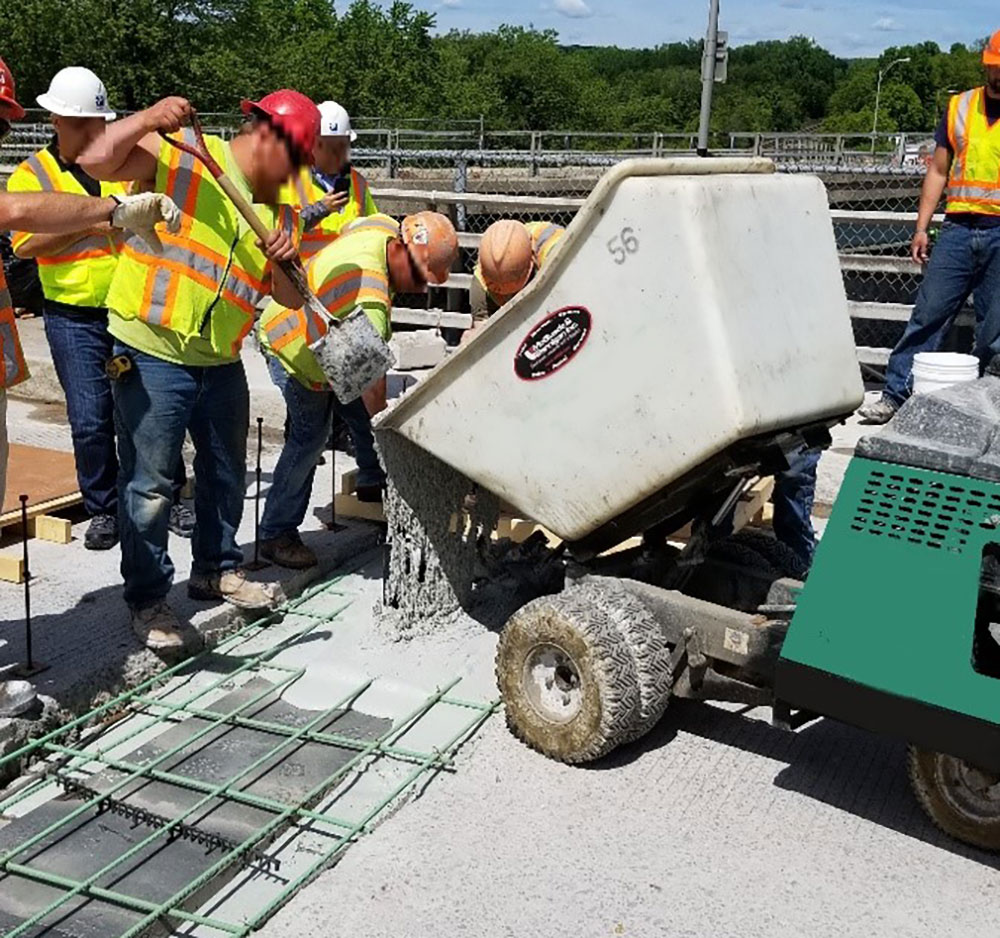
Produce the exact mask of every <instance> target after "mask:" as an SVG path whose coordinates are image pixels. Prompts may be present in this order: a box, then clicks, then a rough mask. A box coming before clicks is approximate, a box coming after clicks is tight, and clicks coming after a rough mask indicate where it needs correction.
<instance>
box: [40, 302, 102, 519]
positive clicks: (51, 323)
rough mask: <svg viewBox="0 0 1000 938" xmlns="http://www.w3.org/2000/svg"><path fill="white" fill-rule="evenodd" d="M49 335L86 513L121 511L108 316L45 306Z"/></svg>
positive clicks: (97, 513) (46, 327) (46, 330)
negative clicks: (106, 369) (108, 367)
mask: <svg viewBox="0 0 1000 938" xmlns="http://www.w3.org/2000/svg"><path fill="white" fill-rule="evenodd" d="M44 324H45V337H46V338H47V339H48V341H49V349H50V350H51V352H52V362H53V364H54V365H55V368H56V375H57V376H58V378H59V384H60V385H62V389H63V393H64V394H65V395H66V413H67V416H68V417H69V425H70V429H71V431H72V434H73V455H74V457H75V458H76V478H77V482H78V483H79V485H80V492H81V494H82V495H83V505H84V507H85V508H86V509H87V514H89V515H90V516H91V517H93V516H94V515H114V514H117V513H118V457H117V455H116V454H115V406H114V401H113V400H112V398H111V382H110V380H109V379H108V376H107V374H106V373H105V370H104V366H105V364H106V363H107V361H108V359H109V358H110V357H111V348H112V346H113V344H114V339H112V337H111V333H110V332H108V317H107V315H106V314H105V316H104V317H103V318H99V317H96V316H87V315H83V314H81V315H78V316H77V315H73V314H69V313H64V312H63V311H62V310H60V311H58V312H55V311H52V310H50V309H49V307H48V305H46V307H45V318H44Z"/></svg>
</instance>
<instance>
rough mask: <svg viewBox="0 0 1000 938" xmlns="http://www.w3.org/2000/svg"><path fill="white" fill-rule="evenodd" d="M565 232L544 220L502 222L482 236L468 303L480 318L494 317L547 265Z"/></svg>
mask: <svg viewBox="0 0 1000 938" xmlns="http://www.w3.org/2000/svg"><path fill="white" fill-rule="evenodd" d="M565 231H566V229H565V228H562V227H561V226H559V225H553V224H551V223H550V222H544V221H529V222H526V223H523V222H519V221H513V220H512V219H502V220H501V221H497V222H494V223H493V224H492V225H490V227H489V228H487V229H486V231H485V232H484V233H483V238H482V241H480V243H479V261H478V263H477V264H476V269H475V273H474V276H473V280H472V289H471V291H470V296H469V302H470V305H471V307H472V313H473V315H474V316H476V317H477V318H483V317H485V316H487V315H490V316H491V315H493V313H495V312H496V311H497V310H498V309H499V308H500V307H501V306H503V305H504V304H505V303H506V302H507V301H508V300H510V299H511V298H512V297H513V296H514V295H515V294H517V293H520V292H521V290H523V289H524V288H525V287H526V286H527V285H528V282H529V281H530V280H531V278H532V277H534V276H535V274H536V273H538V271H540V270H541V269H542V267H544V266H545V264H546V263H547V262H548V260H549V257H550V256H551V254H552V249H553V248H554V247H555V246H556V245H557V244H558V243H559V241H560V240H561V239H562V236H563V234H564V233H565Z"/></svg>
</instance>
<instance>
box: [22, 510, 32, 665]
mask: <svg viewBox="0 0 1000 938" xmlns="http://www.w3.org/2000/svg"><path fill="white" fill-rule="evenodd" d="M21 540H22V542H23V546H24V645H25V650H26V653H27V658H28V660H27V662H26V663H25V664H26V668H27V670H28V671H29V672H31V671H33V670H34V669H35V662H34V660H33V657H32V653H31V568H30V567H29V566H28V496H27V495H22V496H21Z"/></svg>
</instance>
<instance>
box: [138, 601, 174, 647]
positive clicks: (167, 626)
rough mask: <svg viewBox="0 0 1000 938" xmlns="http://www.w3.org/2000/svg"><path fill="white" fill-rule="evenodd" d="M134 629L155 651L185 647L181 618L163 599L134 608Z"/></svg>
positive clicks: (144, 643) (140, 638) (144, 642)
mask: <svg viewBox="0 0 1000 938" xmlns="http://www.w3.org/2000/svg"><path fill="white" fill-rule="evenodd" d="M132 631H133V632H135V635H136V638H138V639H139V641H140V642H142V643H143V645H145V646H146V647H147V648H149V649H151V650H153V651H179V650H180V649H182V648H183V647H184V635H183V633H182V632H181V623H180V619H178V618H177V614H176V613H175V612H174V610H173V609H171V608H170V606H168V605H167V604H166V603H165V602H164V601H163V600H160V602H158V603H153V605H152V606H145V607H143V608H142V609H133V610H132Z"/></svg>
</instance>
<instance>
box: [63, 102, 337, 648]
mask: <svg viewBox="0 0 1000 938" xmlns="http://www.w3.org/2000/svg"><path fill="white" fill-rule="evenodd" d="M242 110H243V113H244V115H246V117H247V125H246V128H245V130H244V132H243V133H241V134H240V135H239V136H237V137H236V138H235V139H234V140H232V141H231V142H225V141H223V140H222V139H221V138H219V137H214V136H206V137H205V142H206V146H207V148H208V150H209V152H210V153H211V155H212V156H213V157H214V159H215V160H216V162H217V163H218V164H219V165H220V167H222V169H223V171H224V172H225V174H226V175H227V177H228V178H229V180H230V181H231V182H232V183H233V184H234V185H235V186H236V187H237V189H239V190H240V191H241V192H242V193H243V195H244V197H245V198H246V200H247V201H248V202H251V203H255V204H254V208H255V210H256V211H257V213H258V215H259V216H260V218H261V219H262V221H263V222H264V223H265V225H267V227H268V228H269V229H270V233H269V235H268V237H267V239H266V240H264V241H258V240H257V239H256V236H255V235H254V234H253V231H252V229H251V228H250V227H249V225H247V223H246V221H245V220H244V219H243V218H242V216H240V215H239V214H238V212H237V210H236V208H235V207H234V206H233V204H232V203H231V201H230V200H229V198H228V197H227V196H226V194H225V192H224V191H223V189H222V188H221V186H220V185H219V184H218V182H217V181H216V179H215V178H214V176H213V175H212V174H211V173H210V172H209V171H208V170H207V169H206V168H205V167H204V165H203V164H202V163H201V162H200V161H199V160H197V159H195V158H194V157H193V156H190V155H188V154H186V153H181V152H180V151H179V150H178V149H177V148H175V147H173V146H171V145H170V144H169V143H168V142H166V141H165V140H163V139H161V137H160V136H159V135H158V133H159V132H163V133H166V134H171V133H176V132H177V131H179V130H181V128H182V126H183V125H184V123H185V121H187V119H188V117H189V115H190V114H191V105H190V104H189V103H188V102H187V101H186V100H185V99H184V98H178V97H171V98H164V99H163V100H161V101H158V102H157V103H156V104H154V105H153V106H152V107H149V108H147V109H146V110H144V111H140V112H138V113H137V114H133V115H131V116H130V117H127V118H125V119H124V120H121V121H117V122H116V123H114V124H111V125H109V126H108V129H107V132H106V134H105V137H104V140H103V142H99V145H96V146H95V147H93V148H92V149H91V150H88V151H87V152H85V153H84V154H83V156H82V157H81V159H80V162H81V164H82V165H83V166H84V168H85V169H86V170H87V171H88V172H89V173H91V174H92V175H93V176H95V177H96V178H99V179H105V180H113V179H117V180H133V181H135V182H137V183H138V184H139V185H140V188H142V189H151V190H154V191H157V192H164V193H166V194H167V195H170V196H171V197H173V198H174V200H175V201H176V202H177V203H178V205H180V206H181V208H182V210H183V212H184V219H183V222H182V224H181V230H180V232H179V234H178V235H176V236H169V235H165V236H164V238H163V240H164V255H163V256H162V257H160V256H157V255H153V254H151V253H149V252H148V251H146V250H145V249H144V248H143V246H142V245H141V244H140V243H138V242H137V241H136V240H135V239H130V240H128V241H126V242H125V243H124V245H123V246H122V256H121V258H120V260H119V265H118V269H117V270H116V271H115V276H114V279H113V281H112V283H111V289H110V291H109V293H108V300H107V302H108V307H109V309H110V317H109V329H110V331H111V334H112V335H113V336H114V337H115V340H116V343H115V348H114V353H115V358H114V360H113V364H114V365H115V367H114V373H115V375H116V380H115V381H114V382H113V385H112V389H113V394H114V399H115V414H116V417H117V420H118V425H119V438H118V457H119V463H120V467H121V470H120V471H121V476H120V498H121V511H120V520H121V525H122V575H123V577H124V580H125V601H126V602H127V603H128V605H129V607H130V610H131V616H132V627H133V630H134V631H135V632H136V634H137V635H138V636H139V637H140V638H141V639H142V640H143V641H145V642H146V644H147V645H149V646H150V647H154V648H159V649H179V648H180V647H182V646H183V635H182V632H181V624H180V622H179V620H178V618H177V616H176V614H175V613H174V611H173V610H172V609H171V607H170V606H169V605H168V603H167V602H166V596H167V593H168V592H169V590H170V586H171V583H172V581H173V574H174V567H173V563H172V562H171V560H170V556H169V554H168V553H167V521H168V516H169V510H170V500H171V499H170V495H171V477H172V473H173V469H174V467H175V465H176V461H177V459H178V458H179V456H180V452H181V446H182V444H183V441H184V436H185V432H186V431H187V432H190V435H191V439H192V441H193V442H194V446H195V450H196V455H195V462H194V470H195V475H196V477H197V480H198V484H197V485H196V487H195V516H196V518H197V524H196V527H195V532H194V537H193V538H192V542H191V543H192V553H193V556H194V563H193V567H192V572H191V578H190V580H189V581H188V596H190V597H191V598H194V599H205V600H210V599H224V600H226V601H228V602H230V603H232V604H234V605H236V606H239V607H242V608H252V609H257V608H265V607H268V606H271V605H273V604H274V603H275V601H276V600H277V599H278V596H277V595H276V593H275V591H274V589H273V588H272V587H269V586H268V585H266V584H261V583H254V582H251V581H248V580H247V579H246V577H245V575H244V574H243V571H242V570H241V569H240V565H241V564H242V562H243V554H242V551H241V550H240V547H239V544H238V542H237V532H238V530H239V526H240V521H241V520H242V516H243V498H244V485H245V475H246V440H247V426H248V423H249V394H248V389H247V381H246V375H245V373H244V370H243V364H242V361H241V360H240V348H241V346H242V344H243V339H244V337H245V336H246V335H247V333H248V332H249V331H250V329H251V328H252V327H253V323H254V314H255V310H256V307H257V304H258V303H259V302H260V301H261V300H263V298H264V297H265V296H268V295H270V296H273V297H274V298H275V299H276V300H277V301H278V302H280V303H282V304H283V305H285V306H292V307H296V306H300V305H301V304H302V302H303V299H302V297H301V296H300V295H299V293H298V292H297V290H296V289H295V287H294V286H293V285H292V283H291V282H290V281H289V279H288V278H287V277H286V275H285V274H284V273H283V272H282V270H281V268H280V263H282V262H287V261H292V260H293V259H294V258H295V257H296V256H297V246H296V245H297V239H298V230H297V228H298V220H297V217H296V213H295V211H294V210H293V209H292V208H291V207H289V206H278V204H277V199H278V192H279V189H280V188H281V186H282V185H283V184H284V183H285V182H286V181H287V180H288V179H289V178H290V177H291V175H292V173H293V172H295V171H297V170H298V169H299V167H300V166H302V165H305V164H307V163H308V162H309V160H310V159H311V158H312V150H313V146H314V145H315V142H316V136H317V133H318V131H319V112H318V111H317V109H316V106H315V105H314V104H313V102H312V101H310V100H309V98H307V97H306V96H305V95H303V94H300V93H299V92H297V91H291V90H287V89H285V90H282V91H275V92H273V93H271V94H268V95H265V96H264V97H263V98H261V99H260V100H259V101H248V100H244V101H243V102H242ZM184 135H185V137H186V139H187V140H188V141H189V142H190V143H192V144H194V143H195V142H196V141H195V136H194V134H193V133H192V132H191V131H185V132H184Z"/></svg>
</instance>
